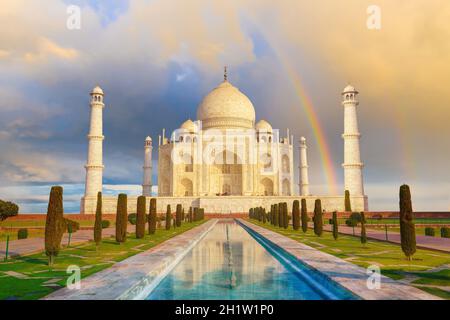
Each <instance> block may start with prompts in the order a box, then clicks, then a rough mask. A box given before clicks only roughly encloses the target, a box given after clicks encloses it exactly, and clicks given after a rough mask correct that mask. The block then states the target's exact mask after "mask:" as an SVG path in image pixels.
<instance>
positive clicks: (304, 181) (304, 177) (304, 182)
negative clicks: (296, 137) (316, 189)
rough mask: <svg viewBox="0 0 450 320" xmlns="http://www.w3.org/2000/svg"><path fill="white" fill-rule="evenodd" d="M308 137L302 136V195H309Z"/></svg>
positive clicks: (300, 180) (300, 184)
mask: <svg viewBox="0 0 450 320" xmlns="http://www.w3.org/2000/svg"><path fill="white" fill-rule="evenodd" d="M306 149H307V147H306V139H305V137H301V138H300V179H299V182H300V183H299V186H300V195H301V196H309V195H310V193H309V178H308V158H307V156H306Z"/></svg>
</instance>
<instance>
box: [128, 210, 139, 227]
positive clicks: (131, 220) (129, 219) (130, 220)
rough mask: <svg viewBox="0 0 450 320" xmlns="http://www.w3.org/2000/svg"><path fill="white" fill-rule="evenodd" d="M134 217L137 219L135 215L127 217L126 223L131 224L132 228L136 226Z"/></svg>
mask: <svg viewBox="0 0 450 320" xmlns="http://www.w3.org/2000/svg"><path fill="white" fill-rule="evenodd" d="M136 217H137V215H136V213H130V214H129V215H128V222H129V223H130V224H132V225H133V226H135V225H136Z"/></svg>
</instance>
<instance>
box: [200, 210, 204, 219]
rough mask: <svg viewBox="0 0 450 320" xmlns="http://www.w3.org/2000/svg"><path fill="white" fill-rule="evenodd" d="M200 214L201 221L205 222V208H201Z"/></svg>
mask: <svg viewBox="0 0 450 320" xmlns="http://www.w3.org/2000/svg"><path fill="white" fill-rule="evenodd" d="M200 212H201V214H202V220H205V208H201V210H200Z"/></svg>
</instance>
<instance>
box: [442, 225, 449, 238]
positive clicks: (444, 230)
mask: <svg viewBox="0 0 450 320" xmlns="http://www.w3.org/2000/svg"><path fill="white" fill-rule="evenodd" d="M441 237H442V238H450V228H449V227H442V228H441Z"/></svg>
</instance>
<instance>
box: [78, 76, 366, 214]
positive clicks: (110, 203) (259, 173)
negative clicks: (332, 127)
mask: <svg viewBox="0 0 450 320" xmlns="http://www.w3.org/2000/svg"><path fill="white" fill-rule="evenodd" d="M357 94H358V92H357V91H356V90H355V89H354V88H353V87H352V86H347V87H346V88H345V89H344V92H343V93H342V96H343V101H342V105H343V107H344V134H343V135H342V137H343V138H344V164H343V168H344V176H345V190H349V191H350V195H351V202H352V208H353V210H358V211H359V210H367V209H368V208H367V207H368V204H367V197H366V196H365V195H364V188H363V178H362V167H363V164H362V162H361V160H360V152H359V138H360V134H359V130H358V123H357V117H356V107H357V105H358V101H357ZM91 97H92V98H91V123H90V132H89V135H88V139H89V150H88V161H87V164H86V192H85V196H84V197H83V198H82V200H81V212H83V213H94V212H95V206H96V195H97V192H98V191H101V190H102V174H103V160H102V144H103V143H102V141H103V139H104V136H103V130H102V121H103V120H102V111H103V108H104V104H103V98H104V94H103V90H102V89H101V88H100V87H96V88H94V90H93V91H92V93H91ZM255 118H256V117H255V109H254V107H253V104H252V102H251V101H250V99H249V98H248V97H247V96H246V95H244V94H243V93H242V92H240V91H239V89H238V88H236V87H234V86H233V85H232V84H231V83H230V82H228V80H227V74H226V72H225V75H224V81H223V82H222V83H221V84H220V85H219V86H217V87H216V88H215V89H213V90H212V91H211V92H210V93H209V94H208V95H206V96H205V97H204V99H203V101H202V102H201V104H200V105H199V107H198V109H197V120H196V121H192V120H190V119H189V120H187V121H185V122H184V123H183V124H182V125H181V127H180V128H179V129H177V130H175V131H174V132H173V134H172V135H171V137H170V139H169V138H166V135H165V129H163V133H162V135H161V136H159V139H158V196H157V198H158V201H157V205H158V211H159V212H163V211H165V207H166V206H167V204H171V205H172V206H175V205H176V204H178V203H181V204H182V205H183V206H184V207H190V206H193V207H197V206H199V207H203V208H205V211H206V212H207V213H230V212H233V213H244V212H248V210H249V208H251V207H255V206H263V207H266V208H267V209H268V208H270V205H271V204H273V203H278V202H288V204H289V206H291V205H292V202H293V200H295V199H299V198H300V197H302V198H306V200H307V203H308V207H309V209H310V210H312V208H313V202H314V200H315V199H317V198H320V199H321V200H322V207H323V208H324V209H325V210H329V211H331V210H343V208H344V197H343V194H344V190H342V195H327V196H324V195H311V194H310V191H309V178H308V163H307V153H306V150H307V147H306V139H305V138H303V137H301V138H300V140H299V143H300V148H299V160H300V161H299V164H300V166H299V173H300V174H299V183H298V184H299V190H300V195H295V192H294V150H293V142H294V138H293V136H290V135H289V130H287V134H286V136H285V137H280V134H279V131H278V130H276V129H273V128H272V126H271V125H270V124H269V122H267V121H265V120H260V121H258V122H256V121H255V120H256V119H255ZM144 150H145V158H144V167H143V169H144V181H143V185H142V187H143V188H142V194H143V195H144V196H146V197H148V200H149V199H150V197H151V196H152V194H151V189H152V185H153V183H152V170H153V168H152V150H153V146H152V139H151V138H150V137H147V139H146V140H145V147H144ZM128 205H129V210H131V212H134V211H135V210H136V197H130V198H129V201H128ZM103 206H104V211H105V212H111V213H113V212H115V206H116V197H112V196H111V197H104V200H103Z"/></svg>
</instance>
